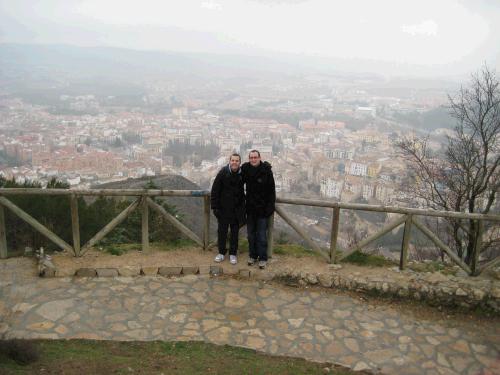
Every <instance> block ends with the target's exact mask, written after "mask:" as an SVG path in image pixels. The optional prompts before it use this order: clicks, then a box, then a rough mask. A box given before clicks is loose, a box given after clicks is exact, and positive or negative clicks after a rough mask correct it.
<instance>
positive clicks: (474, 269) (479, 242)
mask: <svg viewBox="0 0 500 375" xmlns="http://www.w3.org/2000/svg"><path fill="white" fill-rule="evenodd" d="M483 231H484V223H483V221H482V220H477V234H476V242H475V243H474V254H473V257H472V264H471V267H470V269H471V276H477V275H479V273H480V272H479V255H480V254H481V248H482V247H483Z"/></svg>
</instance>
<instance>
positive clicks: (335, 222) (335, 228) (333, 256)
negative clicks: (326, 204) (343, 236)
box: [330, 207, 340, 263]
mask: <svg viewBox="0 0 500 375" xmlns="http://www.w3.org/2000/svg"><path fill="white" fill-rule="evenodd" d="M339 222H340V208H339V207H335V208H334V209H333V215H332V233H331V234H330V263H337V239H338V237H339V224H340V223H339Z"/></svg>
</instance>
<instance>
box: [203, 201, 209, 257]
mask: <svg viewBox="0 0 500 375" xmlns="http://www.w3.org/2000/svg"><path fill="white" fill-rule="evenodd" d="M209 236H210V195H208V194H207V195H204V196H203V250H208V243H209V239H210V238H209Z"/></svg>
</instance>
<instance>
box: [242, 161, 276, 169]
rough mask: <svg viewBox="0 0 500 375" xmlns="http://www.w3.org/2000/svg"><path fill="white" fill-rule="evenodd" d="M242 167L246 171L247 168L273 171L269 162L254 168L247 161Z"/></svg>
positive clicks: (263, 162) (262, 162) (261, 163)
mask: <svg viewBox="0 0 500 375" xmlns="http://www.w3.org/2000/svg"><path fill="white" fill-rule="evenodd" d="M241 167H242V168H243V169H246V168H262V169H266V170H271V169H272V168H273V167H272V166H271V164H270V163H269V162H268V161H261V162H260V165H259V166H258V167H253V166H252V164H250V162H248V161H247V162H245V163H243V165H242V166H241ZM240 169H241V168H240Z"/></svg>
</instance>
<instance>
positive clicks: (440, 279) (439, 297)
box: [275, 265, 500, 313]
mask: <svg viewBox="0 0 500 375" xmlns="http://www.w3.org/2000/svg"><path fill="white" fill-rule="evenodd" d="M341 267H342V266H337V265H333V266H331V268H332V269H331V271H330V272H328V273H320V274H316V273H311V272H301V271H297V270H283V271H281V272H280V273H279V274H277V275H275V279H277V280H281V281H285V282H287V283H296V284H298V285H301V286H305V285H321V286H323V287H325V288H338V289H343V290H351V291H358V292H363V293H368V294H372V295H378V296H387V297H397V298H403V299H412V300H417V301H423V302H425V303H428V304H429V305H432V306H445V307H461V308H465V309H474V308H484V309H487V310H491V311H494V312H495V313H499V312H500V282H499V281H498V280H488V279H479V278H472V277H468V276H465V277H456V276H448V275H444V274H442V273H439V272H434V273H409V274H408V276H407V277H400V276H399V275H398V276H399V277H392V275H391V272H387V274H385V275H384V277H383V278H375V277H363V275H362V274H361V273H360V272H355V273H353V274H351V275H345V274H340V273H339V272H336V269H340V268H341Z"/></svg>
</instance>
